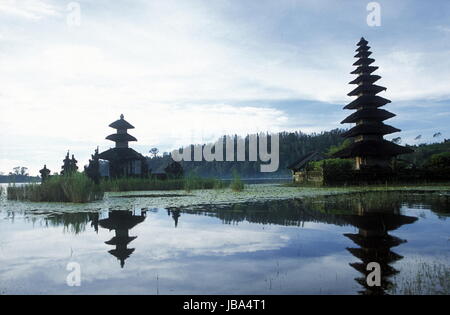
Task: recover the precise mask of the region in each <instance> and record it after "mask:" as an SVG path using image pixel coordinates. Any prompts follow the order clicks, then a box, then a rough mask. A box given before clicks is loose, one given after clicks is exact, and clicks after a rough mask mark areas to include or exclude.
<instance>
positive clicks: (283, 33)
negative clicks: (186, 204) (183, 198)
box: [0, 0, 450, 174]
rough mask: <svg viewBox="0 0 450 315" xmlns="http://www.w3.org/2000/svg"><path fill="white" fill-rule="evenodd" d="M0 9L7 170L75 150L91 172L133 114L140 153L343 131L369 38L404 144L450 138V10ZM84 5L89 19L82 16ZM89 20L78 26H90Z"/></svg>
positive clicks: (17, 3) (236, 3)
mask: <svg viewBox="0 0 450 315" xmlns="http://www.w3.org/2000/svg"><path fill="white" fill-rule="evenodd" d="M368 3H369V1H361V0H354V1H352V0H345V1H332V0H321V1H317V0H277V1H274V0H270V1H269V0H228V1H225V0H214V1H208V0H189V1H186V0H164V1H162V0H154V1H144V0H134V1H132V0H129V1H126V0H123V1H107V0H96V1H87V0H86V1H83V0H80V1H77V2H70V1H65V0H0V125H1V131H2V132H1V136H0V171H3V172H9V171H11V169H12V167H14V166H18V165H23V166H28V167H29V168H30V171H31V173H32V174H37V171H38V170H39V169H40V168H41V167H42V166H43V164H44V163H47V166H49V168H50V169H51V170H52V171H59V170H60V166H61V164H62V162H61V160H62V159H63V157H64V155H65V152H66V151H67V150H68V149H70V150H71V152H73V153H74V154H75V156H76V157H77V159H78V160H79V161H80V163H79V164H80V166H82V165H84V164H86V163H87V160H88V158H89V155H90V154H91V153H92V152H93V150H94V149H95V148H96V146H97V145H98V146H100V150H103V149H107V148H109V147H110V146H112V145H113V144H112V143H111V142H109V141H108V140H105V136H107V135H108V134H110V133H112V132H113V130H112V129H110V128H109V127H108V124H109V123H111V122H112V121H114V120H116V119H117V118H119V115H120V114H122V113H123V114H124V115H125V118H126V119H127V120H128V121H129V122H130V123H132V124H133V125H134V126H135V127H136V129H134V130H132V131H130V133H131V134H133V135H134V136H135V137H137V139H138V142H137V143H133V147H134V148H135V149H136V150H138V151H140V152H141V153H144V154H145V153H146V152H148V150H149V149H150V148H151V147H155V146H156V147H158V148H160V150H161V151H169V150H172V149H174V148H177V147H179V146H181V145H183V144H187V143H202V142H207V141H211V140H213V139H215V137H217V136H219V135H221V134H234V133H237V134H246V133H250V132H252V133H253V132H258V131H272V132H277V131H282V130H286V131H289V130H301V131H304V132H315V131H316V132H319V131H322V130H329V129H333V128H336V127H340V126H341V125H340V124H339V123H340V121H341V120H342V119H343V118H344V117H345V116H346V115H348V114H349V112H346V111H344V110H342V107H343V105H345V104H346V103H348V102H349V101H350V100H351V98H349V97H347V96H346V94H347V93H348V92H349V91H350V90H351V89H352V86H350V85H348V82H349V81H350V80H352V79H353V78H352V75H350V74H349V73H350V72H351V71H352V70H353V67H352V64H353V62H354V59H353V55H354V50H355V48H356V46H355V44H356V43H357V41H358V40H359V38H360V37H361V36H364V37H365V38H366V39H367V40H369V42H370V46H371V47H372V51H373V52H374V54H373V57H374V58H375V59H376V63H375V65H377V66H379V67H380V70H379V71H378V72H377V74H379V75H381V76H382V80H380V81H379V84H380V85H383V86H386V87H387V88H388V90H387V92H383V93H381V94H380V95H381V96H383V97H386V98H389V99H391V100H392V101H393V102H392V103H391V104H389V105H388V106H386V109H387V110H390V111H392V112H394V113H396V114H397V115H398V116H397V117H395V118H393V119H391V120H390V121H389V123H390V124H392V125H394V126H395V127H399V128H401V129H402V132H401V133H399V134H394V135H392V137H395V136H401V137H402V139H403V143H416V142H417V141H414V138H415V137H416V136H417V135H419V134H420V135H422V139H421V141H422V142H431V141H436V139H433V137H432V136H433V134H434V133H436V132H441V133H442V135H443V136H442V138H444V137H447V138H449V137H450V127H449V124H448V121H449V118H450V58H449V57H450V1H446V0H435V1H429V2H427V1H421V0H418V1H415V0H398V1H378V3H379V4H380V7H381V26H378V27H377V26H375V27H373V26H369V25H368V24H367V15H368V14H369V13H370V12H369V11H368V10H367V4H368ZM78 8H79V13H80V15H79V17H80V18H79V19H78V14H77V13H78ZM78 22H79V23H78Z"/></svg>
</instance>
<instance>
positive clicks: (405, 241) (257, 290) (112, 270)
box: [0, 192, 450, 294]
mask: <svg viewBox="0 0 450 315" xmlns="http://www.w3.org/2000/svg"><path fill="white" fill-rule="evenodd" d="M182 193H184V192H180V196H176V195H174V194H173V193H172V194H171V195H168V196H167V197H164V196H159V197H158V198H159V199H157V200H164V199H171V198H172V199H177V198H178V199H181V198H183V196H181V194H182ZM148 194H156V193H155V192H152V193H147V195H146V194H144V193H139V195H138V196H131V197H130V196H129V194H116V195H109V196H107V197H106V199H105V200H104V201H101V202H96V203H92V204H87V205H72V204H42V203H40V204H37V203H23V202H11V201H6V200H5V199H4V198H3V199H2V201H1V205H0V219H1V220H0V293H3V294H31V293H33V294H50V293H57V294H373V293H375V294H377V293H405V292H407V290H412V289H411V287H413V286H414V285H411V284H410V282H411V281H412V280H414V279H417V275H418V273H419V274H420V272H421V270H422V272H423V270H425V271H430V272H431V273H434V274H435V275H432V276H431V278H432V277H433V276H435V277H436V279H435V282H433V281H434V280H433V279H431V280H430V281H432V283H431V285H433V286H434V288H433V290H434V289H436V290H441V289H442V288H447V289H448V286H449V281H450V279H449V278H448V277H447V276H448V275H449V273H448V272H449V270H450V263H449V254H450V220H449V215H450V209H449V196H448V195H446V194H442V193H441V194H440V193H426V194H422V193H403V194H398V193H376V194H375V193H372V194H359V195H347V196H339V197H333V196H331V197H324V196H322V197H317V198H306V199H296V198H290V199H281V200H273V201H270V200H264V201H258V200H254V201H246V202H241V203H237V204H233V203H221V204H220V205H219V204H217V205H214V204H211V203H209V204H208V203H203V204H199V205H190V206H186V205H184V206H183V205H177V203H173V205H172V206H170V207H169V206H168V205H167V203H165V204H164V207H158V206H155V198H152V197H151V196H149V195H148ZM125 197H126V198H125ZM161 204H163V202H161ZM369 262H377V263H379V265H380V267H381V271H382V279H381V287H369V286H368V285H367V283H366V281H365V279H366V278H365V277H366V275H367V274H368V273H369V271H365V269H366V268H365V267H366V265H367V264H368V263H369ZM69 263H75V264H76V266H79V267H80V275H81V283H80V286H69V285H68V284H67V277H68V275H69V273H70V272H71V271H72V270H68V269H67V267H68V264H69ZM69 266H73V264H72V265H69ZM424 268H425V269H424ZM427 268H428V269H427ZM429 278H430V277H429ZM436 287H437V288H436Z"/></svg>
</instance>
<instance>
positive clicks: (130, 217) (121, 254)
mask: <svg viewBox="0 0 450 315" xmlns="http://www.w3.org/2000/svg"><path fill="white" fill-rule="evenodd" d="M145 218H146V211H145V210H137V211H129V210H113V211H109V212H108V215H107V217H106V218H102V219H100V220H99V221H98V225H99V226H100V227H102V228H104V229H108V230H110V231H112V230H114V232H115V236H114V237H113V238H111V239H110V240H109V241H106V242H105V244H108V245H112V246H115V248H114V249H112V250H110V251H108V252H109V253H110V254H111V255H113V256H115V257H116V258H117V259H118V260H119V261H120V267H121V268H123V267H124V265H125V260H126V259H127V258H128V257H130V255H131V254H132V253H133V252H134V250H135V249H134V248H128V244H129V243H130V242H132V241H133V240H134V239H136V238H137V236H130V235H129V231H130V230H131V229H132V228H133V227H135V226H136V225H138V224H139V223H142V222H144V220H145Z"/></svg>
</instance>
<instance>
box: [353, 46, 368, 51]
mask: <svg viewBox="0 0 450 315" xmlns="http://www.w3.org/2000/svg"><path fill="white" fill-rule="evenodd" d="M369 49H370V46H361V47H359V48H357V49H356V50H355V51H356V52H360V51H368V50H369Z"/></svg>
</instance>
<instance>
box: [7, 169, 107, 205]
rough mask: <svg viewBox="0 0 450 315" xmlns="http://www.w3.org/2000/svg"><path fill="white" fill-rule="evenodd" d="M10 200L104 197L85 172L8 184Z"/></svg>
mask: <svg viewBox="0 0 450 315" xmlns="http://www.w3.org/2000/svg"><path fill="white" fill-rule="evenodd" d="M7 198H8V199H9V200H23V201H25V200H26V201H35V202H45V201H46V202H76V203H84V202H90V201H94V200H100V199H102V198H103V191H102V190H101V189H100V187H99V186H97V185H95V184H94V182H92V181H91V180H90V179H89V178H88V177H87V176H86V175H84V174H83V173H78V172H74V173H71V174H69V175H66V176H60V175H57V176H55V175H54V176H51V177H49V178H48V179H47V180H46V181H45V182H44V183H41V184H28V185H21V186H16V185H15V184H13V185H10V186H8V188H7Z"/></svg>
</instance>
